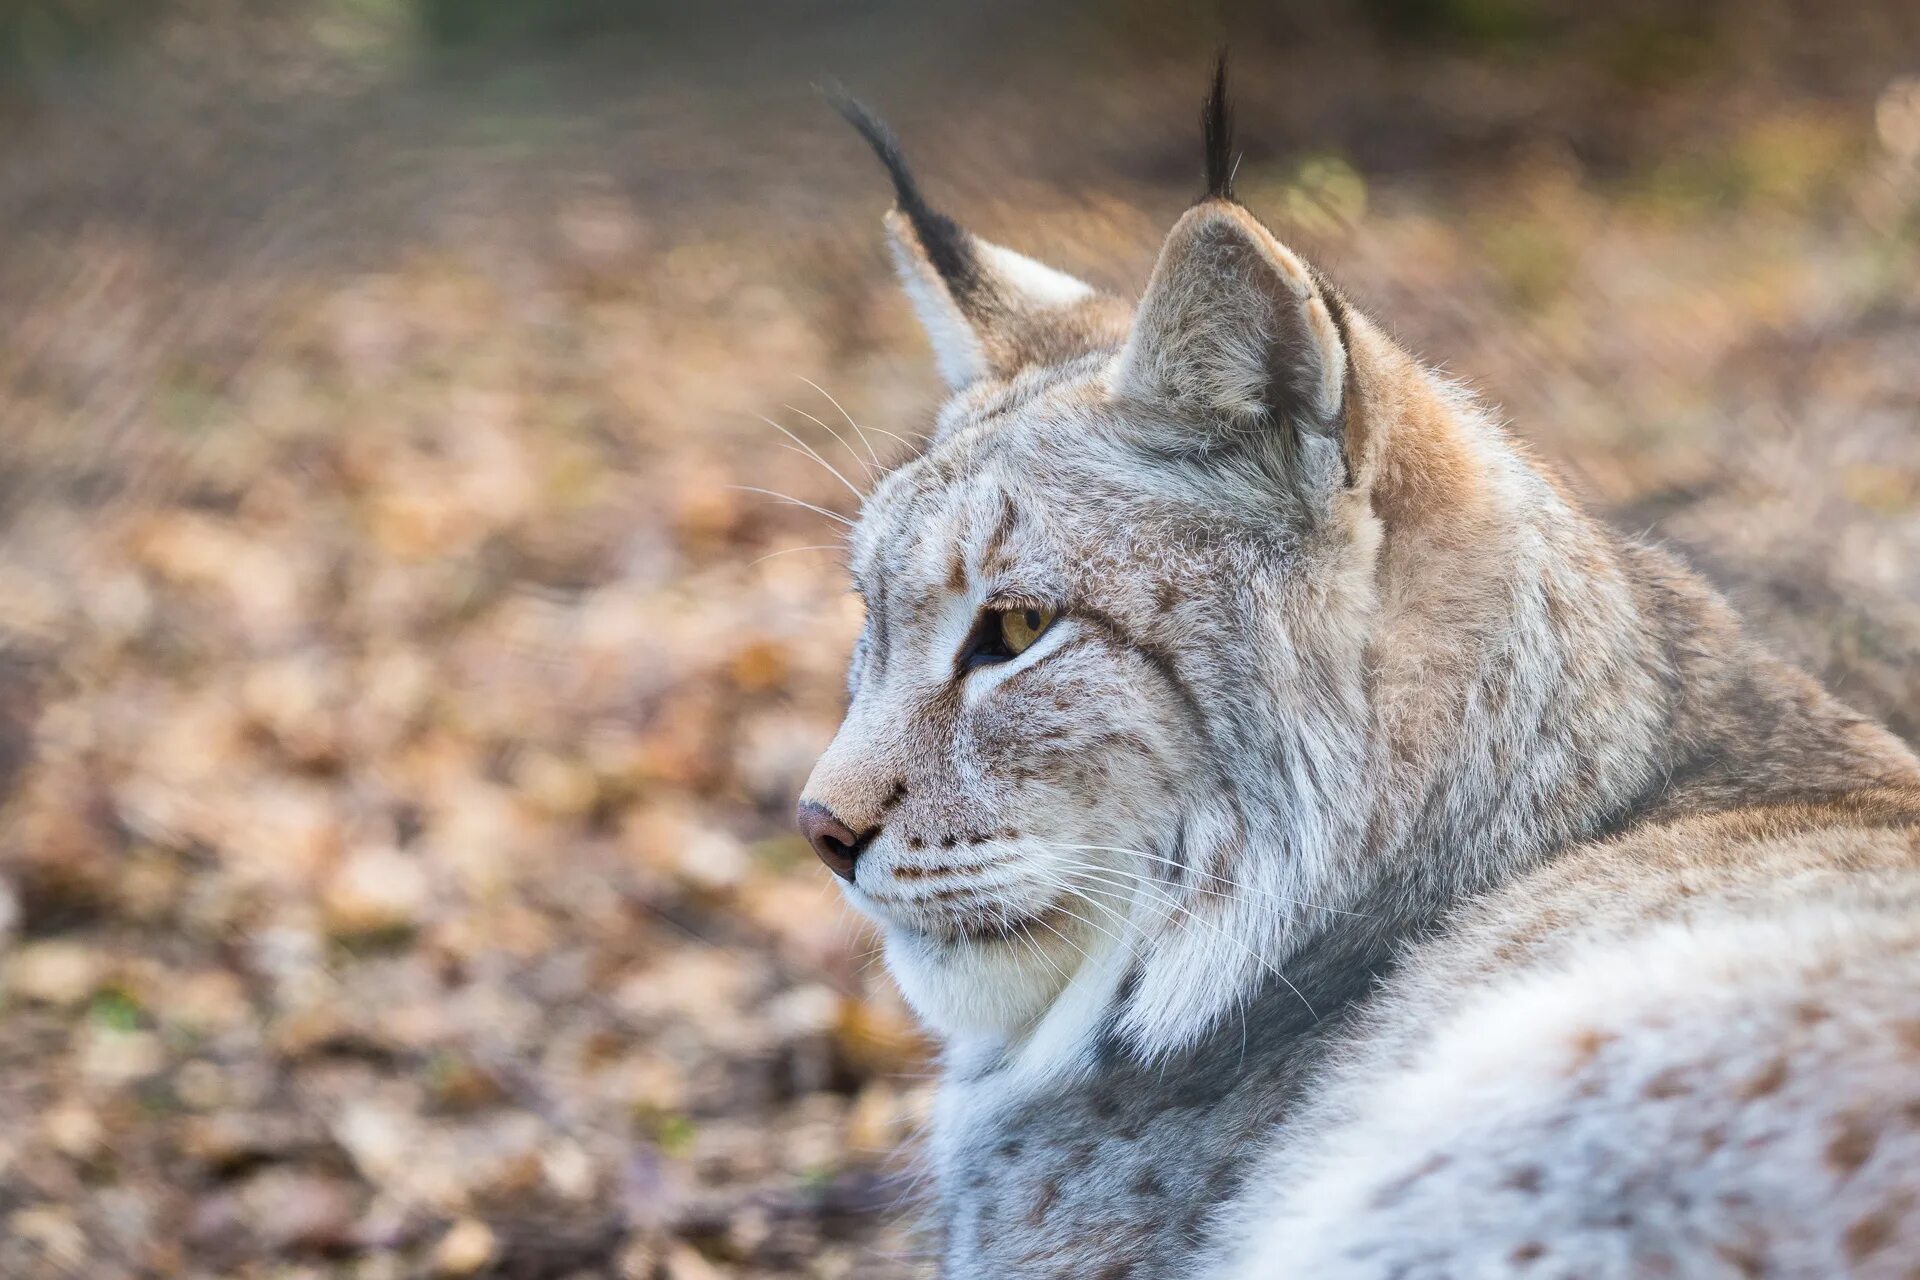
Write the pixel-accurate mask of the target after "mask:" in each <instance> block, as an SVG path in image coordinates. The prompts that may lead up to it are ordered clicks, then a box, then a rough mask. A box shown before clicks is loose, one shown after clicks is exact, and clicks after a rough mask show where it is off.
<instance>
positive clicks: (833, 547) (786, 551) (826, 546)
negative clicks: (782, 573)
mask: <svg viewBox="0 0 1920 1280" xmlns="http://www.w3.org/2000/svg"><path fill="white" fill-rule="evenodd" d="M845 550H846V547H844V546H843V545H841V544H840V543H838V542H816V543H815V544H814V545H812V546H810V547H784V548H782V549H781V550H779V551H769V552H767V554H765V555H763V556H761V557H760V559H759V560H749V561H747V568H749V569H751V568H753V566H755V565H757V564H759V563H760V561H761V560H771V559H773V558H774V557H775V556H790V555H792V554H793V553H794V552H796V551H845Z"/></svg>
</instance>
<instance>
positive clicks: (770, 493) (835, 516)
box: [727, 484, 853, 529]
mask: <svg viewBox="0 0 1920 1280" xmlns="http://www.w3.org/2000/svg"><path fill="white" fill-rule="evenodd" d="M727 488H729V489H737V490H739V491H740V492H741V493H762V494H765V495H766V496H767V497H769V498H778V499H779V500H780V501H782V502H786V503H791V504H792V505H794V506H796V507H805V508H806V509H807V510H809V511H811V512H813V513H814V514H815V515H817V516H825V517H826V518H827V519H829V520H836V521H838V522H839V523H841V524H843V525H845V526H847V528H849V529H851V528H853V521H851V520H849V519H847V517H845V516H843V515H841V514H840V513H839V512H837V511H829V510H827V509H826V508H825V507H816V506H814V505H813V504H812V503H811V502H802V501H800V499H798V498H796V497H794V496H793V495H792V494H790V493H777V492H775V491H774V490H772V489H760V488H756V487H755V486H753V485H750V484H730V485H728V486H727Z"/></svg>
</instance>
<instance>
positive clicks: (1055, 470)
mask: <svg viewBox="0 0 1920 1280" xmlns="http://www.w3.org/2000/svg"><path fill="white" fill-rule="evenodd" d="M856 123H860V124H862V127H863V128H866V129H867V130H868V131H869V135H870V137H871V138H873V139H874V140H875V141H876V144H877V145H879V146H880V147H881V150H882V154H883V158H886V159H887V160H888V163H889V165H890V167H891V168H893V170H894V172H895V176H896V183H897V187H898V195H899V209H898V210H897V211H896V212H895V213H894V214H893V215H891V216H890V218H889V229H890V231H891V232H892V244H893V249H894V253H895V258H896V264H897V265H898V267H899V270H900V274H901V276H902V278H903V280H904V281H905V283H906V286H907V289H908V292H909V294H910V296H911V297H912V300H913V301H914V303H915V306H916V309H917V310H918V312H919V313H920V316H921V318H922V320H923V322H924V323H925V324H926V326H927V329H928V331H929V333H930V335H931V336H932V339H933V342H934V348H935V354H936V357H937V359H938V361H939V364H940V366H941V369H942V372H943V373H944V374H945V376H946V378H947V380H948V382H949V384H950V386H951V387H952V389H953V391H954V395H953V398H952V399H951V400H950V401H949V402H948V404H947V405H946V407H945V408H944V410H943V411H942V413H941V415H940V418H939V424H938V429H937V431H936V433H935V436H934V439H933V442H932V444H931V445H930V446H929V447H928V449H927V450H926V452H925V453H924V454H923V455H922V456H920V457H918V458H916V459H914V460H913V461H911V462H909V463H907V464H905V465H904V466H902V467H901V468H900V469H899V470H897V471H896V472H895V473H893V474H892V475H891V476H889V477H888V478H887V479H886V480H885V481H884V482H883V483H882V484H881V485H880V486H879V487H878V488H877V490H876V491H875V492H874V493H873V495H872V496H871V498H869V500H868V501H867V503H866V505H865V508H864V509H863V511H862V512H861V516H860V520H859V524H858V527H857V529H856V530H855V533H854V537H853V560H852V571H853V577H854V585H855V588H856V590H858V591H859V593H860V594H861V596H862V597H863V599H864V600H865V602H866V605H867V624H866V628H865V631H864V632H863V634H862V636H861V638H860V641H859V644H858V646H857V649H856V652H855V655H854V659H853V664H852V670H851V673H850V677H849V689H850V692H851V695H852V701H851V706H850V708H849V710H848V712H847V716H846V719H845V722H844V723H843V724H842V725H841V728H840V731H839V733H838V735H837V736H836V737H835V739H834V741H833V743H832V745H831V746H830V747H829V749H828V750H827V752H826V754H825V755H824V756H823V757H822V759H821V760H820V762H819V764H818V765H817V767H816V768H815V770H814V773H813V776H812V777H811V779H810V780H809V782H808V784H807V787H806V789H805V792H804V794H803V796H802V801H801V807H800V821H801V826H802V828H803V829H804V830H805V831H806V832H807V834H808V836H809V838H810V839H811V840H812V841H813V843H814V845H815V848H816V849H817V850H818V851H819V852H820V854H821V857H822V859H823V860H824V861H826V862H827V863H828V865H829V866H831V867H832V868H833V869H834V870H835V872H836V873H837V874H838V875H839V876H840V877H841V879H842V881H843V882H844V888H845V892H846V894H847V896H848V898H849V899H850V900H851V901H852V902H853V904H854V905H855V906H856V907H858V908H859V909H860V910H862V911H863V912H865V913H866V914H868V915H869V916H871V917H872V918H873V919H874V920H876V921H877V922H878V923H880V924H881V925H882V927H883V928H884V930H885V932H886V937H887V954H888V959H889V962H890V964H891V965H892V968H893V970H894V973H895V975H896V976H897V977H898V979H899V980H900V982H901V984H902V986H903V988H904V990H905V991H906V993H907V995H908V996H909V998H910V999H911V1000H912V1001H913V1002H914V1004H915V1005H916V1006H917V1007H918V1009H919V1010H920V1011H921V1013H922V1014H923V1016H925V1017H926V1018H927V1019H928V1021H929V1022H931V1023H932V1024H933V1025H934V1027H935V1028H936V1029H938V1030H940V1031H942V1032H944V1033H947V1034H949V1035H986V1036H997V1037H1003V1038H1004V1037H1010V1036H1014V1035H1016V1034H1028V1035H1030V1037H1031V1038H1034V1039H1037V1040H1046V1039H1048V1038H1049V1037H1065V1038H1069V1039H1070V1038H1072V1037H1073V1036H1075V1035H1078V1034H1080V1033H1082V1032H1084V1030H1085V1025H1084V1024H1085V1023H1086V1022H1087V1021H1088V1020H1089V1019H1093V1018H1103V1017H1105V1018H1112V1017H1117V1019H1118V1025H1119V1026H1120V1028H1121V1029H1122V1030H1123V1032H1125V1033H1126V1034H1130V1035H1132V1036H1133V1037H1134V1038H1135V1039H1136V1040H1138V1041H1140V1042H1142V1043H1146V1044H1151V1045H1154V1046H1155V1047H1159V1046H1162V1045H1165V1044H1168V1043H1175V1042H1178V1041H1179V1040H1180V1039H1182V1038H1185V1037H1187V1036H1189V1035H1192V1034H1196V1033H1197V1032H1198V1031H1200V1030H1202V1029H1204V1027H1205V1025H1206V1024H1207V1023H1208V1022H1209V1021H1210V1020H1211V1019H1212V1018H1214V1017H1216V1016H1217V1015H1218V1014H1219V1013H1220V1012H1222V1011H1224V1010H1226V1009H1229V1008H1231V1007H1232V1006H1233V1004H1234V1003H1235V1001H1236V1000H1238V999H1240V998H1241V997H1242V995H1243V994H1244V992H1245V991H1246V989H1247V988H1248V986H1249V985H1250V984H1251V983H1252V982H1254V981H1257V980H1258V979H1259V978H1260V977H1261V976H1262V975H1263V973H1264V972H1266V971H1270V970H1271V968H1272V957H1273V956H1274V955H1275V954H1276V952H1277V950H1278V949H1279V944H1280V942H1281V940H1282V938H1283V937H1284V935H1285V933H1286V931H1287V928H1288V924H1289V921H1291V920H1293V919H1294V918H1295V917H1296V915H1297V914H1298V911H1299V910H1300V909H1301V908H1298V907H1297V906H1296V905H1295V904H1297V903H1298V902H1300V901H1302V900H1304V899H1310V898H1312V897H1315V896H1316V895H1317V894H1318V892H1319V888H1320V886H1319V885H1317V884H1316V883H1315V882H1316V881H1317V880H1319V879H1320V878H1321V875H1322V872H1323V871H1324V870H1325V869H1326V864H1327V862H1328V854H1327V850H1328V848H1329V847H1331V846H1332V845H1333V844H1334V843H1336V842H1337V841H1338V840H1339V839H1340V838H1341V837H1342V836H1343V835H1344V836H1349V837H1350V836H1352V835H1353V833H1354V831H1355V830H1356V826H1355V823H1356V821H1357V820H1358V816H1359V814H1360V811H1361V808H1362V807H1361V806H1359V805H1350V806H1349V808H1348V811H1347V812H1346V814H1344V815H1341V814H1340V813H1339V812H1338V809H1339V806H1338V805H1337V804H1336V803H1335V801H1336V798H1337V797H1338V796H1339V795H1340V794H1341V793H1342V792H1346V793H1348V796H1349V799H1351V798H1352V796H1353V790H1352V789H1353V788H1354V787H1355V786H1357V779H1358V776H1359V774H1360V765H1361V763H1362V762H1361V755H1362V746H1361V744H1362V742H1363V741H1364V737H1365V721H1366V715H1367V710H1366V698H1365V695H1364V689H1363V687H1362V681H1361V672H1362V669H1363V665H1364V664H1363V663H1362V661H1361V656H1362V646H1363V643H1364V630H1365V618H1366V616H1367V614H1368V612H1369V610H1370V608H1371V604H1372V598H1373V597H1372V592H1373V585H1372V584H1373V573H1372V566H1373V559H1374V555H1375V552H1376V549H1377V544H1378V534H1377V522H1375V521H1374V520H1373V518H1372V516H1371V514H1370V512H1369V509H1368V504H1367V499H1366V497H1365V496H1364V489H1363V488H1362V487H1361V486H1360V485H1358V484H1356V483H1355V480H1356V472H1357V469H1358V468H1363V467H1364V466H1365V465H1366V460H1365V458H1364V456H1363V455H1362V454H1361V453H1359V452H1356V450H1355V448H1354V443H1355V440H1356V438H1357V436H1356V433H1354V432H1352V431H1350V430H1348V423H1347V418H1348V415H1347V412H1346V388H1345V379H1346V370H1347V357H1346V344H1345V338H1344V336H1343V334H1342V332H1341V328H1340V325H1339V324H1338V323H1336V321H1335V319H1334V316H1335V310H1334V309H1335V308H1337V307H1338V303H1337V301H1334V300H1332V299H1331V297H1330V295H1327V294H1325V293H1324V292H1323V291H1322V290H1321V289H1320V288H1319V286H1318V285H1317V284H1316V283H1315V282H1314V280H1313V279H1312V277H1311V276H1310V275H1309V273H1308V272H1307V270H1306V268H1305V267H1304V266H1303V265H1302V264H1301V263H1300V262H1299V260H1298V259H1296V258H1295V257H1294V256H1293V255H1292V254H1291V253H1289V252H1288V251H1287V250H1286V249H1284V248H1283V247H1281V246H1280V245H1279V243H1278V242H1277V241H1275V240H1274V239H1273V237H1272V236H1271V235H1270V234H1269V233H1268V232H1267V231H1266V230H1265V229H1264V228H1262V227H1261V226H1260V225H1259V224H1258V223H1257V222H1255V221H1254V219H1253V218H1252V217H1250V216H1249V215H1248V214H1247V213H1246V212H1245V211H1244V210H1242V209H1241V208H1240V207H1239V206H1238V205H1235V204H1233V203H1232V202H1231V201H1230V200H1229V199H1227V198H1225V193H1224V191H1222V192H1220V193H1218V197H1217V198H1214V199H1209V200H1207V201H1205V202H1203V203H1202V204H1201V205H1199V206H1197V207H1196V208H1195V209H1194V210H1192V211H1191V212H1190V213H1189V214H1188V215H1187V216H1186V217H1185V218H1184V219H1182V220H1181V222H1180V224H1179V225H1178V226H1177V227H1176V228H1175V229H1174V231H1173V233H1172V235H1171V236H1170V237H1169V240H1168V242H1167V246H1166V248H1165V250H1164V251H1163V254H1162V257H1161V260H1160V263H1159V266H1158V267H1157V268H1156V270H1155V273H1154V276H1153V279H1152V282H1151V284H1150V285H1149V288H1148V290H1147V294H1146V296H1145V298H1144V299H1143V300H1142V302H1141V304H1140V306H1139V307H1138V308H1137V310H1129V309H1128V308H1127V307H1125V306H1124V305H1123V304H1121V303H1119V302H1117V301H1115V300H1113V299H1110V298H1106V297H1103V296H1101V295H1098V294H1096V293H1094V291H1092V290H1091V289H1089V288H1088V287H1087V286H1086V285H1084V284H1082V283H1080V282H1079V281H1077V280H1073V279H1071V278H1069V277H1067V276H1064V275H1061V274H1060V273H1058V272H1055V271H1052V270H1050V269H1048V268H1046V267H1043V266H1041V265H1039V264H1038V263H1034V262H1032V261H1030V260H1028V259H1026V258H1023V257H1021V256H1019V255H1017V254H1014V253H1012V252H1010V251H1008V250H1005V249H1001V248H999V247H997V246H994V245H990V244H988V243H986V242H984V241H981V240H979V239H977V238H975V237H972V236H970V235H967V234H966V233H964V232H962V231H960V230H959V229H958V228H957V227H955V226H954V225H953V224H952V223H951V222H948V221H947V220H945V219H944V218H942V217H940V215H938V214H934V213H932V212H931V211H930V210H928V209H927V208H926V206H925V205H924V203H923V202H922V201H921V200H920V197H919V195H918V193H917V191H916V190H915V189H914V188H913V186H912V184H911V180H910V179H908V178H907V177H906V176H905V171H904V169H903V168H902V167H901V166H900V165H899V163H898V160H897V156H895V155H894V153H893V152H892V151H891V143H890V140H889V139H888V138H887V137H886V135H884V133H882V132H880V131H879V127H878V126H877V125H875V124H873V122H871V121H870V120H867V119H865V118H864V117H861V118H859V119H857V120H856ZM1254 850H1258V851H1259V855H1258V856H1255V855H1254V853H1253V851H1254ZM1123 986H1124V995H1123V996H1122V995H1121V993H1122V989H1123ZM1117 997H1119V998H1121V999H1122V1002H1123V1004H1124V1007H1123V1008H1117V1007H1114V1005H1113V1002H1114V1001H1115V999H1116V998H1117Z"/></svg>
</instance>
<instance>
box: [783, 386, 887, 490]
mask: <svg viewBox="0 0 1920 1280" xmlns="http://www.w3.org/2000/svg"><path fill="white" fill-rule="evenodd" d="M780 407H781V408H782V409H785V410H786V411H787V412H788V413H797V414H799V415H800V416H801V417H803V418H805V419H806V420H807V421H808V422H811V423H812V424H813V425H814V426H816V427H819V428H820V429H821V430H822V431H824V432H826V433H827V434H828V435H830V436H832V437H833V438H834V441H835V442H836V443H837V444H839V446H840V447H841V448H842V449H845V450H846V451H847V456H848V457H849V458H852V459H853V460H854V461H855V462H857V463H859V464H860V469H861V470H862V471H864V472H866V473H867V479H869V480H871V479H873V476H874V470H873V464H872V463H870V462H868V461H867V460H866V459H865V458H863V457H861V456H860V454H859V452H858V451H857V450H855V449H854V447H853V446H852V445H850V444H848V443H847V438H846V437H845V436H843V435H841V434H840V433H839V432H838V431H835V430H834V429H833V428H832V427H831V426H830V425H828V424H827V423H825V422H822V421H821V420H820V419H818V418H816V417H814V416H813V415H812V414H810V413H808V412H807V411H806V410H805V409H801V408H798V407H796V406H794V405H790V404H783V405H781V406H780ZM867 452H868V453H872V452H873V450H872V448H871V447H869V448H868V450H867Z"/></svg>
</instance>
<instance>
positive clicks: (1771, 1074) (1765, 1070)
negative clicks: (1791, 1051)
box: [1733, 1058, 1787, 1102]
mask: <svg viewBox="0 0 1920 1280" xmlns="http://www.w3.org/2000/svg"><path fill="white" fill-rule="evenodd" d="M1786 1082H1787V1060H1786V1059H1785V1058H1775V1059H1774V1060H1773V1061H1772V1062H1769V1063H1768V1064H1767V1065H1766V1066H1764V1067H1762V1068H1760V1070H1759V1071H1757V1072H1755V1073H1754V1074H1753V1075H1752V1076H1750V1077H1748V1078H1747V1079H1746V1080H1743V1081H1741V1083H1740V1084H1738V1085H1737V1086H1735V1088H1734V1091H1733V1096H1734V1097H1736V1098H1738V1099H1740V1100H1741V1101H1742V1102H1751V1101H1753V1100H1754V1099H1755V1098H1764V1097H1766V1096H1767V1095H1768V1094H1770V1093H1777V1092H1779V1089H1780V1086H1781V1085H1783V1084H1785V1083H1786Z"/></svg>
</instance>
